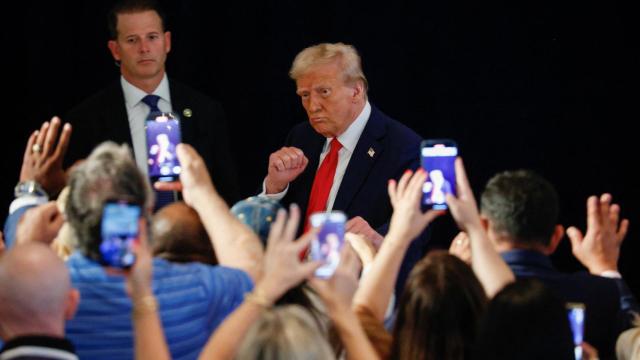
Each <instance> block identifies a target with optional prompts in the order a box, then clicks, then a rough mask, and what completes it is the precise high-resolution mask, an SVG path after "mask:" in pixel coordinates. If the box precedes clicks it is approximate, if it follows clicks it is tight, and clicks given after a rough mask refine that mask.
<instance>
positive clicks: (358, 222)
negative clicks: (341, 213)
mask: <svg viewBox="0 0 640 360" xmlns="http://www.w3.org/2000/svg"><path fill="white" fill-rule="evenodd" d="M345 231H347V232H350V233H353V234H356V235H361V236H364V237H365V238H366V239H367V241H369V243H370V244H372V245H373V246H374V248H376V249H379V248H380V245H381V244H382V240H383V239H384V237H383V236H382V235H380V234H378V232H377V231H375V230H374V229H373V228H372V227H371V225H369V223H368V222H367V221H366V220H365V219H363V218H362V217H361V216H355V217H352V218H351V219H349V221H347V223H346V224H345Z"/></svg>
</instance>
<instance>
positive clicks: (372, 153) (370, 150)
mask: <svg viewBox="0 0 640 360" xmlns="http://www.w3.org/2000/svg"><path fill="white" fill-rule="evenodd" d="M367 154H369V157H371V158H372V157H373V155H375V154H376V151H375V150H373V148H369V151H367Z"/></svg>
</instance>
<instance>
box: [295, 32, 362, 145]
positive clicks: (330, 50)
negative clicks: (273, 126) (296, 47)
mask: <svg viewBox="0 0 640 360" xmlns="http://www.w3.org/2000/svg"><path fill="white" fill-rule="evenodd" d="M289 76H290V77H291V78H292V79H293V80H294V81H295V82H296V86H297V91H296V93H297V94H298V96H300V99H301V100H302V106H303V107H304V109H305V110H306V112H307V116H308V117H309V122H310V124H311V126H312V127H313V129H314V130H315V131H316V132H318V133H319V134H322V135H323V136H325V137H336V136H339V135H340V134H342V133H343V132H344V131H345V130H346V129H347V128H348V127H349V125H351V123H353V121H354V120H355V119H356V117H357V116H358V114H360V112H361V111H362V109H363V108H364V104H365V102H366V99H367V87H368V84H367V79H366V78H365V76H364V73H363V72H362V66H361V61H360V56H359V55H358V52H357V51H356V49H355V48H354V47H353V46H351V45H346V44H343V43H336V44H328V43H324V44H318V45H314V46H311V47H308V48H306V49H304V50H302V51H301V52H300V53H299V54H298V55H297V56H296V58H295V60H294V61H293V65H292V66H291V70H290V71H289Z"/></svg>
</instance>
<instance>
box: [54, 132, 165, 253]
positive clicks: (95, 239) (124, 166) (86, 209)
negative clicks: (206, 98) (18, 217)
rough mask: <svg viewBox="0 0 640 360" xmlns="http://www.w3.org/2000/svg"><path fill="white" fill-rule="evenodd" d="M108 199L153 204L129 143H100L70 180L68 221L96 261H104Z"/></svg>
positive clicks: (81, 247) (145, 206) (146, 206)
mask: <svg viewBox="0 0 640 360" xmlns="http://www.w3.org/2000/svg"><path fill="white" fill-rule="evenodd" d="M108 200H126V201H130V202H132V203H134V204H138V205H140V206H141V207H143V209H150V208H151V207H152V206H153V194H152V192H151V187H150V185H149V182H148V181H147V179H146V178H145V176H144V175H143V174H142V173H141V172H140V170H138V168H137V166H136V164H135V162H134V160H133V157H132V155H131V150H130V148H129V146H127V145H126V144H123V145H117V144H116V143H114V142H111V141H107V142H104V143H102V144H100V145H98V147H96V148H95V149H94V150H93V152H91V155H89V157H88V158H87V160H86V161H84V162H83V163H82V164H80V165H79V166H78V167H77V168H76V169H75V170H74V171H73V172H72V173H71V177H70V179H69V198H68V200H67V204H66V211H65V213H66V216H67V221H68V222H69V224H70V225H71V227H72V228H73V229H74V231H75V234H76V236H77V240H78V249H79V250H80V251H81V252H82V253H83V254H84V255H86V256H87V257H89V258H91V259H93V260H96V261H99V260H100V252H99V247H100V241H101V234H100V224H101V221H102V208H103V206H104V204H105V202H106V201H108ZM143 213H145V214H146V213H147V212H146V211H143Z"/></svg>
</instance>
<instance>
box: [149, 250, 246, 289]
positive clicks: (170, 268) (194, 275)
mask: <svg viewBox="0 0 640 360" xmlns="http://www.w3.org/2000/svg"><path fill="white" fill-rule="evenodd" d="M153 268H154V281H158V282H159V283H162V282H165V281H169V283H172V282H173V280H171V279H177V278H180V279H182V280H181V283H182V284H183V285H184V286H187V287H188V286H204V287H205V288H206V289H208V291H209V292H210V294H217V295H220V294H223V293H233V292H235V291H237V292H239V293H241V294H244V293H245V292H246V291H250V290H251V289H252V288H253V282H252V281H251V278H250V277H249V275H248V274H247V273H246V272H244V271H242V270H238V269H232V268H228V267H225V266H218V265H216V266H212V265H206V264H202V263H197V262H193V263H172V262H170V261H167V260H164V259H160V258H154V261H153Z"/></svg>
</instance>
